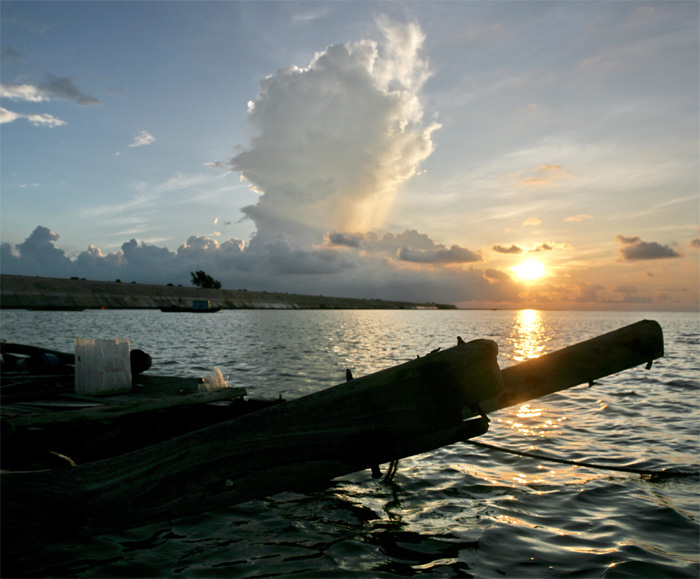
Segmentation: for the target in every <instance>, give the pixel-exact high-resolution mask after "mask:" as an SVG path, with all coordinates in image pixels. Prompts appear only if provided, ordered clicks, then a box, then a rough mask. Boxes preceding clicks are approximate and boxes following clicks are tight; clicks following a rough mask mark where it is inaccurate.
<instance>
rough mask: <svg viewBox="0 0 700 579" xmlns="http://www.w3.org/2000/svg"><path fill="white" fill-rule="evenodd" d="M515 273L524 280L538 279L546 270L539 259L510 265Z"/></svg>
mask: <svg viewBox="0 0 700 579" xmlns="http://www.w3.org/2000/svg"><path fill="white" fill-rule="evenodd" d="M510 269H512V270H513V271H514V272H515V274H516V275H517V276H518V277H519V278H520V279H524V280H531V279H539V278H541V277H542V276H543V275H544V274H545V273H546V272H545V269H544V264H543V263H542V262H541V261H524V262H523V263H521V264H520V265H516V266H514V267H511V268H510Z"/></svg>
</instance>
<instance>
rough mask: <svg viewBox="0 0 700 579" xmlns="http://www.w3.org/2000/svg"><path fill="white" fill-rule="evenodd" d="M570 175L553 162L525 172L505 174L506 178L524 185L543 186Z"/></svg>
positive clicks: (570, 176) (568, 177) (567, 177)
mask: <svg viewBox="0 0 700 579" xmlns="http://www.w3.org/2000/svg"><path fill="white" fill-rule="evenodd" d="M572 177H573V175H571V173H568V172H567V171H565V170H564V168H563V167H562V166H561V165H555V164H545V165H540V166H538V167H535V168H534V169H530V170H529V171H527V172H525V173H523V172H522V171H518V172H517V173H511V174H509V175H507V178H508V179H511V180H512V181H515V182H516V183H517V184H518V185H522V186H524V187H544V186H548V185H552V184H554V183H557V182H559V181H562V180H565V179H570V178H572Z"/></svg>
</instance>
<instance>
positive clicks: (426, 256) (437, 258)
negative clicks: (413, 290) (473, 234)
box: [398, 245, 481, 264]
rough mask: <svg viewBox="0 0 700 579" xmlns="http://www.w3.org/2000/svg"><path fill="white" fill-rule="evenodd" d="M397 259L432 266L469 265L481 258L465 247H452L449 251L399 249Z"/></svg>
mask: <svg viewBox="0 0 700 579" xmlns="http://www.w3.org/2000/svg"><path fill="white" fill-rule="evenodd" d="M398 258H399V259H401V260H403V261H410V262H413V263H432V264H450V263H470V262H474V261H481V256H480V255H478V254H476V253H474V252H473V251H470V250H468V249H467V248H465V247H459V246H458V245H452V246H451V247H450V248H449V249H447V248H438V249H433V250H427V249H418V250H416V249H411V248H410V247H402V248H401V249H399V252H398Z"/></svg>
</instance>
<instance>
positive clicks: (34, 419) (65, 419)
mask: <svg viewBox="0 0 700 579" xmlns="http://www.w3.org/2000/svg"><path fill="white" fill-rule="evenodd" d="M245 395H246V390H245V388H225V389H223V390H218V391H216V392H200V393H198V394H183V395H180V396H178V395H173V396H167V397H159V398H153V397H151V396H144V398H143V399H141V400H139V399H138V396H139V395H138V394H137V395H135V396H132V397H131V399H126V397H125V396H122V397H120V398H121V400H119V401H113V400H112V401H109V400H108V399H106V398H100V399H99V400H98V401H97V402H95V404H96V405H94V406H90V407H89V408H80V409H76V410H62V411H58V412H41V413H36V414H30V415H28V416H19V417H16V418H12V424H13V425H14V426H15V427H16V428H19V427H34V428H37V427H46V426H49V425H51V426H55V425H59V424H69V423H70V424H73V425H76V424H80V423H83V422H94V421H100V422H108V421H113V420H116V419H118V418H121V417H123V416H127V415H133V414H136V413H139V412H154V411H157V410H168V409H170V408H175V407H177V406H192V405H194V404H207V403H210V402H218V401H221V400H233V399H234V398H240V397H242V396H245ZM87 398H88V397H87V396H83V397H81V399H83V400H86V399H87ZM105 400H108V401H107V402H105ZM97 404H99V405H97Z"/></svg>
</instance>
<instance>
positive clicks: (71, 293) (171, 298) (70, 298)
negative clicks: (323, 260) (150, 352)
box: [0, 274, 457, 310]
mask: <svg viewBox="0 0 700 579" xmlns="http://www.w3.org/2000/svg"><path fill="white" fill-rule="evenodd" d="M192 300H208V301H209V302H210V303H211V306H212V307H220V308H224V309H286V310H292V309H294V310H304V309H305V310H311V309H317V310H327V309H337V310H340V309H351V310H360V309H364V310H456V309H457V307H456V306H454V305H452V304H436V303H432V302H431V303H415V302H403V301H392V300H382V299H359V298H343V297H330V296H322V295H321V296H311V295H303V294H287V293H279V292H254V291H248V290H245V289H240V290H226V289H218V290H216V289H201V288H197V287H183V286H173V285H150V284H138V283H123V282H118V281H91V280H86V279H77V278H71V279H62V278H50V277H32V276H24V275H8V274H3V275H0V309H37V310H83V309H109V310H116V309H122V310H123V309H129V310H131V309H160V308H161V307H167V306H177V305H181V304H189V303H190V302H191V301H192Z"/></svg>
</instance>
